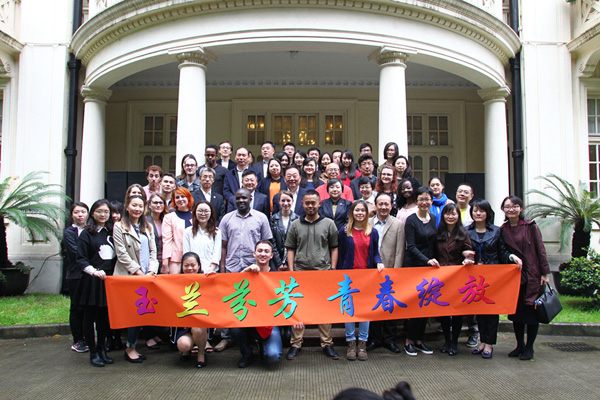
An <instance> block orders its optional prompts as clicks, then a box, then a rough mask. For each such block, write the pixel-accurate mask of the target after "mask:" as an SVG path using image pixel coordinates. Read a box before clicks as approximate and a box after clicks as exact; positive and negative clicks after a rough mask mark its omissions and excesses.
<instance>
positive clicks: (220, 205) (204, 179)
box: [192, 165, 225, 224]
mask: <svg viewBox="0 0 600 400" xmlns="http://www.w3.org/2000/svg"><path fill="white" fill-rule="evenodd" d="M219 167H220V165H219ZM221 168H223V167H221ZM214 182H215V170H214V169H212V168H210V167H203V168H202V171H200V183H201V185H202V186H200V190H197V191H196V192H194V193H193V194H192V197H193V198H194V204H196V203H197V202H198V201H200V200H206V201H208V202H209V203H210V205H211V206H213V208H214V209H215V217H216V218H217V224H219V223H220V222H221V219H222V218H223V216H224V215H225V200H224V199H223V196H221V195H220V194H219V193H217V192H216V190H215V189H214Z"/></svg>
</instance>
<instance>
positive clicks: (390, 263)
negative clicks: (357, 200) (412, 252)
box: [371, 215, 406, 268]
mask: <svg viewBox="0 0 600 400" xmlns="http://www.w3.org/2000/svg"><path fill="white" fill-rule="evenodd" d="M376 218H377V216H375V217H373V219H372V220H371V223H372V224H374V223H375V220H376ZM405 250H406V242H405V240H404V222H402V221H400V220H399V219H398V218H395V217H393V216H391V215H390V216H389V217H388V219H387V220H386V221H385V226H384V227H383V238H382V239H381V248H380V249H379V256H380V257H381V262H382V263H383V265H385V267H386V268H402V263H403V262H404V251H405Z"/></svg>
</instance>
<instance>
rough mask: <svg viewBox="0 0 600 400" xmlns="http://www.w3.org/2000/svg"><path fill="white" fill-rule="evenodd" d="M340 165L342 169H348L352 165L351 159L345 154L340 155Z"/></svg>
mask: <svg viewBox="0 0 600 400" xmlns="http://www.w3.org/2000/svg"><path fill="white" fill-rule="evenodd" d="M342 165H343V166H344V168H350V165H352V159H351V158H350V157H348V156H347V155H345V154H344V155H342Z"/></svg>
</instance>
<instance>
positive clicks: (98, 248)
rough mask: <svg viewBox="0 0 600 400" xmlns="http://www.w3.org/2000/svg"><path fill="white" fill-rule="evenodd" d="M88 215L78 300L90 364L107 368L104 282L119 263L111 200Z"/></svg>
mask: <svg viewBox="0 0 600 400" xmlns="http://www.w3.org/2000/svg"><path fill="white" fill-rule="evenodd" d="M89 215H90V216H89V218H88V220H87V222H86V224H85V229H84V230H83V231H81V234H80V235H79V239H78V240H77V265H78V266H79V268H80V269H81V271H82V272H83V273H82V274H81V282H79V286H78V287H77V291H76V293H75V298H76V302H77V304H78V305H79V306H81V307H83V310H84V311H83V336H84V338H85V341H86V343H87V345H88V346H89V349H90V363H91V364H92V365H93V366H95V367H104V365H105V364H112V363H113V360H112V359H111V358H109V357H108V356H107V355H106V349H105V347H104V344H105V341H106V336H107V334H108V329H109V323H108V303H107V302H106V288H105V286H104V280H105V279H106V277H107V276H111V275H112V274H113V272H114V269H115V262H116V260H117V259H116V257H115V250H114V246H113V243H112V238H111V235H112V229H113V222H112V218H111V211H110V203H109V202H108V200H105V199H102V200H98V201H96V202H94V204H92V208H91V209H90V214H89ZM94 325H95V326H96V335H97V338H98V341H97V342H96V338H95V336H94Z"/></svg>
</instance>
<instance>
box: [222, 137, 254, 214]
mask: <svg viewBox="0 0 600 400" xmlns="http://www.w3.org/2000/svg"><path fill="white" fill-rule="evenodd" d="M248 159H249V158H248V149H247V148H245V147H243V146H242V147H238V149H237V150H236V151H235V160H236V161H237V167H236V168H234V169H232V170H231V171H229V172H228V173H227V175H225V185H224V186H223V197H225V201H227V203H231V204H233V205H234V206H235V193H236V192H237V191H238V189H240V188H241V187H242V174H243V173H244V171H245V170H247V169H248V168H250V169H252V170H253V171H254V169H253V168H251V167H250V166H249V165H248ZM255 172H256V171H255ZM257 178H258V185H259V186H260V182H261V178H260V176H258V174H257Z"/></svg>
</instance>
